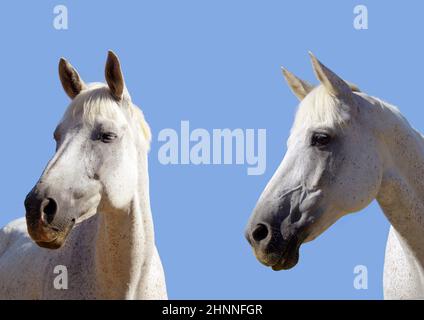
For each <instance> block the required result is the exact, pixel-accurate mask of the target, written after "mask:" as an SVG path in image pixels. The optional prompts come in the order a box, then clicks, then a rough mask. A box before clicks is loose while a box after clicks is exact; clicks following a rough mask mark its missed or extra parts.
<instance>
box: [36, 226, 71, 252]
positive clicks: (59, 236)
mask: <svg viewBox="0 0 424 320" xmlns="http://www.w3.org/2000/svg"><path fill="white" fill-rule="evenodd" d="M74 224H75V222H74V221H72V223H71V225H69V226H68V227H66V228H65V230H63V231H59V230H57V229H51V228H48V227H44V228H41V230H40V229H38V230H37V231H38V232H33V231H32V230H31V229H29V230H31V231H30V232H29V234H30V236H31V238H32V240H33V241H34V242H35V243H36V244H37V245H38V246H39V247H41V248H46V249H53V250H54V249H59V248H61V247H62V246H63V244H64V243H65V241H66V239H67V238H68V235H69V233H70V232H71V230H72V229H73V226H74Z"/></svg>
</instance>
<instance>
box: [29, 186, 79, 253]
mask: <svg viewBox="0 0 424 320" xmlns="http://www.w3.org/2000/svg"><path fill="white" fill-rule="evenodd" d="M25 209H26V215H25V217H26V222H27V230H28V233H29V235H30V237H31V238H32V240H34V242H35V243H36V244H37V245H39V246H40V247H43V248H48V249H58V248H60V247H61V246H62V245H63V244H64V242H65V240H66V238H67V237H68V235H69V232H70V231H71V230H72V228H73V226H74V224H75V219H70V220H69V221H68V219H58V216H57V213H58V210H59V207H58V203H57V201H56V200H55V199H54V198H53V197H44V196H41V195H40V193H39V192H37V190H32V191H31V192H30V193H29V194H28V195H27V197H26V199H25Z"/></svg>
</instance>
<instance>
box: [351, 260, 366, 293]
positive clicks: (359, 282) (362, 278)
mask: <svg viewBox="0 0 424 320" xmlns="http://www.w3.org/2000/svg"><path fill="white" fill-rule="evenodd" d="M353 274H354V275H355V277H354V279H353V287H354V288H355V289H356V290H367V289H368V268H367V267H366V266H364V265H357V266H355V268H354V269H353Z"/></svg>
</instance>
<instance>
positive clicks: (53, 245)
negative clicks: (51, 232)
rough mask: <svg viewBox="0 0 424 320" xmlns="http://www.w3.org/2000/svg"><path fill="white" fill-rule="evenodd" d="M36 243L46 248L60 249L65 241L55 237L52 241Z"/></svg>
mask: <svg viewBox="0 0 424 320" xmlns="http://www.w3.org/2000/svg"><path fill="white" fill-rule="evenodd" d="M35 243H36V244H37V245H38V246H39V247H41V248H46V249H59V248H60V247H61V246H62V245H63V241H58V238H55V239H54V240H52V241H35Z"/></svg>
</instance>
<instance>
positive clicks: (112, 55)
mask: <svg viewBox="0 0 424 320" xmlns="http://www.w3.org/2000/svg"><path fill="white" fill-rule="evenodd" d="M107 57H108V59H110V58H113V59H116V60H118V56H117V55H116V53H115V52H113V51H112V50H108V51H107Z"/></svg>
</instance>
